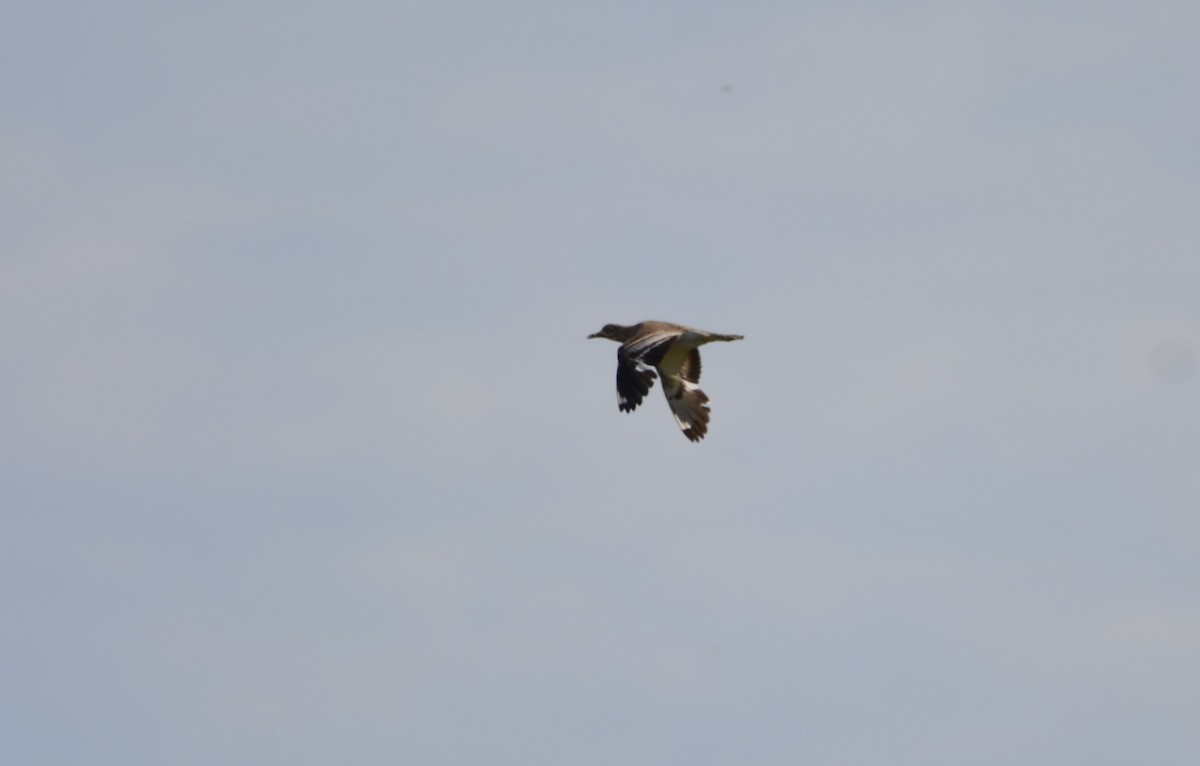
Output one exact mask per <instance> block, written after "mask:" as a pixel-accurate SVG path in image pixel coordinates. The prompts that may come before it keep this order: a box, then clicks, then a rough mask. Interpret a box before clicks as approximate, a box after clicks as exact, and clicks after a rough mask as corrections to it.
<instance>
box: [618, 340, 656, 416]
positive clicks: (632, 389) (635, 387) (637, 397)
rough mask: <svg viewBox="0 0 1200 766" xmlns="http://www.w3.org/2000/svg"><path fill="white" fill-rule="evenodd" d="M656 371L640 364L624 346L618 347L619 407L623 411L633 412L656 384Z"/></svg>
mask: <svg viewBox="0 0 1200 766" xmlns="http://www.w3.org/2000/svg"><path fill="white" fill-rule="evenodd" d="M654 378H655V375H654V371H653V370H648V369H646V368H645V367H642V366H641V365H640V364H639V360H638V359H637V357H634V356H631V355H630V354H628V353H627V352H626V350H625V347H624V346H621V347H620V348H618V349H617V407H618V408H620V410H621V412H633V411H634V410H635V409H637V406H638V405H639V404H641V403H642V399H644V398H645V396H646V394H648V393H650V387H651V386H653V385H654Z"/></svg>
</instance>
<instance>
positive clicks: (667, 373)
mask: <svg viewBox="0 0 1200 766" xmlns="http://www.w3.org/2000/svg"><path fill="white" fill-rule="evenodd" d="M588 337H589V338H607V339H609V340H615V341H616V342H618V343H620V344H621V347H620V348H618V349H617V407H618V408H620V410H621V411H622V412H633V411H634V410H635V409H637V406H638V405H639V404H641V403H642V399H643V398H644V397H645V396H646V394H647V393H649V392H650V387H651V386H653V385H654V378H655V374H654V372H653V371H652V370H650V369H647V368H650V367H652V368H654V369H655V370H657V371H658V375H659V376H660V377H662V388H663V394H665V395H666V397H667V404H669V405H670V406H671V414H672V415H674V416H675V422H676V423H678V424H679V428H680V429H681V430H682V431H683V435H684V436H686V437H687V438H688V439H690V440H691V441H694V442H695V441H700V440H701V439H703V438H704V434H706V433H707V432H708V396H706V395H705V393H704V392H703V391H701V390H700V386H699V385H698V384H699V382H700V351H699V349H700V346H702V345H704V344H705V343H712V342H713V341H718V340H719V341H732V340H741V339H742V336H741V335H722V334H720V333H714V332H706V331H704V330H697V329H695V328H693V327H684V326H683V325H678V324H671V323H670V322H639V323H638V324H635V325H628V326H626V325H619V324H608V325H605V326H604V328H603V329H602V330H600V332H597V333H593V334H591V335H589V336H588Z"/></svg>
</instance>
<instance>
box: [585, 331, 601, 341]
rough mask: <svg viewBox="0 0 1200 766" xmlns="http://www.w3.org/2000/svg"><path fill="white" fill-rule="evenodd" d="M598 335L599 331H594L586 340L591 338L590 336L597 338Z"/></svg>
mask: <svg viewBox="0 0 1200 766" xmlns="http://www.w3.org/2000/svg"><path fill="white" fill-rule="evenodd" d="M599 337H600V333H598V332H594V333H592V334H591V335H589V336H588V340H591V339H592V338H599Z"/></svg>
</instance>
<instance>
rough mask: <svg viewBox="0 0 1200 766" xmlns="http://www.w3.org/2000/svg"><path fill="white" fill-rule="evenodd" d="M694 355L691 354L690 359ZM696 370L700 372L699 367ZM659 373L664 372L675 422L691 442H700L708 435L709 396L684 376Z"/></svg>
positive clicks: (666, 391)
mask: <svg viewBox="0 0 1200 766" xmlns="http://www.w3.org/2000/svg"><path fill="white" fill-rule="evenodd" d="M694 353H695V352H694V351H693V354H694ZM693 354H689V358H690V357H691V356H692V355H693ZM698 358H699V357H697V359H698ZM696 369H697V370H699V365H697V367H696ZM659 371H660V372H662V385H663V393H664V394H666V397H667V404H669V405H670V406H671V414H672V415H674V416H675V422H676V423H678V424H679V428H680V430H682V431H683V435H684V436H686V437H687V438H688V439H689V440H691V441H694V442H698V441H700V440H701V439H703V438H704V434H706V433H708V396H707V395H706V394H705V393H704V392H703V391H701V390H700V387H699V386H697V385H696V384H695V383H693V382H692V381H690V380H687V379H686V378H684V377H683V376H682V375H668V374H667V373H666V371H665V370H663V369H662V368H659Z"/></svg>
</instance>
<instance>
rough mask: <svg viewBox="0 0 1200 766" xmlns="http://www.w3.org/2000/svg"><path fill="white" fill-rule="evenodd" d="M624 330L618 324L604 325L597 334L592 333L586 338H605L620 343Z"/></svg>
mask: <svg viewBox="0 0 1200 766" xmlns="http://www.w3.org/2000/svg"><path fill="white" fill-rule="evenodd" d="M625 330H626V328H624V327H622V326H621V325H619V324H606V325H604V326H603V327H601V328H600V331H599V332H594V333H592V334H591V335H589V336H588V338H589V339H590V338H607V339H609V340H615V341H617V342H618V343H620V342H621V341H622V340H624V337H625Z"/></svg>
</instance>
